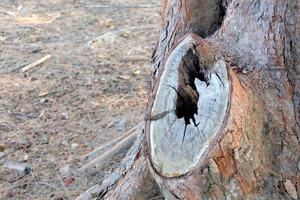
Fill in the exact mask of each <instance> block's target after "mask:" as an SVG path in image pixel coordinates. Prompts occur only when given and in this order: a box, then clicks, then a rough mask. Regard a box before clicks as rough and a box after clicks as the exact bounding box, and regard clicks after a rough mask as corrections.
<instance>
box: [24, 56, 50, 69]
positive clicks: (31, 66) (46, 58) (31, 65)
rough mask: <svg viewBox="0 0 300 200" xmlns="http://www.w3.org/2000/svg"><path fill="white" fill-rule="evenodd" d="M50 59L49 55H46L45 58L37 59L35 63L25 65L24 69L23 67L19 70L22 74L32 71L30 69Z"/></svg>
mask: <svg viewBox="0 0 300 200" xmlns="http://www.w3.org/2000/svg"><path fill="white" fill-rule="evenodd" d="M50 58H51V55H46V56H44V57H42V58H40V59H38V60H37V61H35V62H33V63H31V64H29V65H26V66H25V67H23V68H22V69H21V71H22V72H27V71H28V70H30V69H32V68H34V67H36V66H38V65H40V64H42V63H44V62H46V61H47V60H49V59H50Z"/></svg>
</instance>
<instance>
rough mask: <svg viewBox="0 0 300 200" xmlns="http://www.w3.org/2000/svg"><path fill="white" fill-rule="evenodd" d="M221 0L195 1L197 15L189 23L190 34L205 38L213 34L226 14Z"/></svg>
mask: <svg viewBox="0 0 300 200" xmlns="http://www.w3.org/2000/svg"><path fill="white" fill-rule="evenodd" d="M222 2H223V1H222V0H210V1H209V3H208V0H199V1H197V5H195V6H196V7H197V9H196V10H197V13H195V17H194V19H193V21H192V23H191V26H190V29H191V31H192V32H194V33H196V34H198V35H200V36H201V37H203V38H205V37H207V36H210V35H212V34H213V33H215V32H216V31H217V30H218V29H219V28H220V26H221V25H222V22H223V19H224V16H225V14H226V7H225V5H223V4H222Z"/></svg>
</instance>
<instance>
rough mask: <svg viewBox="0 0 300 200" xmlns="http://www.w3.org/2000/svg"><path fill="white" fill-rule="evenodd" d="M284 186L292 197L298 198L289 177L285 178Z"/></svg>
mask: <svg viewBox="0 0 300 200" xmlns="http://www.w3.org/2000/svg"><path fill="white" fill-rule="evenodd" d="M284 187H285V190H286V192H287V193H288V194H289V195H290V196H291V197H292V198H293V199H298V194H297V190H296V187H295V185H294V184H293V183H292V181H290V180H289V179H286V180H285V182H284Z"/></svg>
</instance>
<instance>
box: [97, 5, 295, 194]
mask: <svg viewBox="0 0 300 200" xmlns="http://www.w3.org/2000/svg"><path fill="white" fill-rule="evenodd" d="M225 11H226V12H225ZM224 13H226V14H225V16H224ZM221 22H222V23H221ZM299 24H300V16H299V1H295V0H285V1H279V0H224V1H220V0H210V1H209V0H172V1H171V0H165V1H164V2H163V19H162V24H161V32H160V37H159V41H158V44H157V47H156V51H155V52H154V54H153V84H152V86H153V87H152V90H151V92H150V94H149V102H150V103H149V104H148V112H151V107H152V104H151V102H153V99H155V97H156V93H157V88H158V87H157V85H158V83H157V82H158V81H159V80H160V76H161V75H162V73H163V71H164V70H165V64H166V61H167V59H168V56H169V55H170V53H171V52H172V51H173V49H174V48H175V47H176V45H177V44H178V43H179V42H180V41H181V40H182V37H184V35H186V34H187V33H195V34H198V35H200V36H202V37H206V41H208V42H210V43H211V44H213V46H214V47H215V48H216V49H217V52H218V53H220V54H221V55H222V57H223V58H224V59H225V61H226V65H227V72H228V76H229V77H230V83H231V87H232V88H231V99H230V103H229V109H228V113H227V117H226V120H225V121H224V126H223V128H222V131H221V132H220V133H219V134H218V136H217V138H216V142H215V143H212V144H210V148H209V151H208V152H207V154H206V156H205V158H204V159H202V160H201V162H199V163H198V164H197V166H196V167H193V168H192V169H191V170H190V171H189V172H187V173H186V174H184V175H182V176H179V177H173V178H170V177H165V176H164V175H162V174H160V173H159V172H158V171H157V170H156V169H155V168H154V166H153V163H152V161H151V159H150V150H149V146H150V145H149V140H146V139H145V138H144V137H145V134H144V132H141V133H140V135H139V136H138V140H137V141H136V143H135V146H133V148H132V150H131V152H129V153H128V155H127V157H126V158H125V159H124V161H123V162H122V164H121V166H120V168H119V169H117V170H116V171H115V172H114V173H113V174H112V175H110V176H109V177H107V179H106V180H105V181H104V182H103V184H102V187H103V192H102V193H101V199H102V198H103V199H148V198H149V197H148V196H146V195H152V196H155V195H157V194H156V193H157V185H158V186H159V188H160V190H161V192H162V194H163V196H164V197H165V198H166V199H218V200H219V199H224V200H225V199H298V198H300V144H299V143H300V128H299V125H300V122H299V121H300V119H299V115H300V61H299V59H300V52H299V51H300V38H299V36H300V27H299V26H300V25H299ZM147 135H148V133H147V128H146V136H147ZM166 139H168V138H166ZM124 166H125V167H124ZM116 177H117V178H116ZM153 178H154V179H153ZM108 183H109V184H108ZM111 183H113V184H111Z"/></svg>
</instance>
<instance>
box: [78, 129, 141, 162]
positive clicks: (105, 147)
mask: <svg viewBox="0 0 300 200" xmlns="http://www.w3.org/2000/svg"><path fill="white" fill-rule="evenodd" d="M141 124H142V123H139V124H138V125H136V126H134V127H133V128H132V129H130V130H129V131H127V132H126V133H124V134H122V135H121V136H120V137H117V138H116V139H114V140H113V141H111V142H109V143H108V144H104V145H102V146H100V147H98V148H96V149H94V150H93V151H91V152H90V153H88V154H86V155H84V156H83V157H82V158H81V162H82V163H87V162H90V161H91V160H93V159H95V158H96V157H98V156H101V155H103V154H104V153H105V152H106V151H108V150H109V149H112V148H113V146H114V145H116V144H117V143H119V142H120V141H121V140H123V139H124V138H126V137H128V136H129V135H130V134H131V133H132V132H135V131H136V130H137V129H138V128H139V127H140V126H141Z"/></svg>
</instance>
